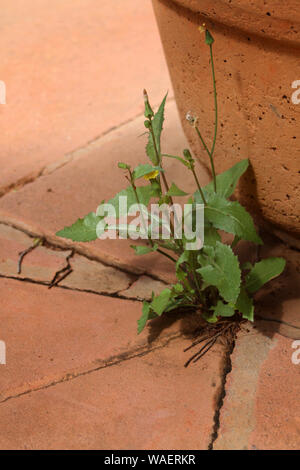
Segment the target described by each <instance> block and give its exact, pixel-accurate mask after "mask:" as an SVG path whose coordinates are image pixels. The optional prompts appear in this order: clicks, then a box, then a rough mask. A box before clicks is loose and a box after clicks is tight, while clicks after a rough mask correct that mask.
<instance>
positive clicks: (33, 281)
mask: <svg viewBox="0 0 300 470" xmlns="http://www.w3.org/2000/svg"><path fill="white" fill-rule="evenodd" d="M0 279H13V280H14V281H19V282H28V283H30V284H37V285H40V286H45V287H48V288H50V287H52V286H51V284H50V282H49V281H38V280H36V279H31V278H27V277H22V278H20V277H15V276H5V275H4V274H0ZM60 280H62V279H60ZM53 287H56V288H59V289H65V290H70V291H75V292H84V293H86V294H94V295H100V296H102V297H110V298H113V299H120V300H134V301H136V302H143V300H140V299H138V298H137V297H126V296H124V295H120V294H119V292H120V291H118V292H114V293H109V292H95V291H93V290H89V289H77V288H76V287H68V286H61V285H60V284H55V285H53Z"/></svg>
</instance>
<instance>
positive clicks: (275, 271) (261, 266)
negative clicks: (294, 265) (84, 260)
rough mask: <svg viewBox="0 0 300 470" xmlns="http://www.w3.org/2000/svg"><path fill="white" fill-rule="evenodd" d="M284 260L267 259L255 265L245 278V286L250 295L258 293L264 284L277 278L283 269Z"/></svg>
mask: <svg viewBox="0 0 300 470" xmlns="http://www.w3.org/2000/svg"><path fill="white" fill-rule="evenodd" d="M285 264H286V262H285V259H283V258H267V259H263V260H262V261H259V262H258V263H256V264H255V265H254V266H253V268H252V269H251V271H250V272H249V274H248V275H247V276H246V279H245V285H246V289H247V291H248V292H250V294H253V293H254V292H256V291H258V289H260V288H261V287H262V286H263V285H264V284H266V282H269V281H270V280H271V279H274V277H277V276H279V275H280V274H281V273H282V271H283V270H284V268H285Z"/></svg>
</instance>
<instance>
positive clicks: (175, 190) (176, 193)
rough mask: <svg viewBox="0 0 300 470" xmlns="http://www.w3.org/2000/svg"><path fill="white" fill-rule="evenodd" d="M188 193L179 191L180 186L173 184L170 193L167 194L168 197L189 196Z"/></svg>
mask: <svg viewBox="0 0 300 470" xmlns="http://www.w3.org/2000/svg"><path fill="white" fill-rule="evenodd" d="M187 194H188V193H186V192H184V191H182V189H179V188H178V186H176V184H175V183H172V184H171V187H170V189H169V191H168V192H167V195H168V196H187Z"/></svg>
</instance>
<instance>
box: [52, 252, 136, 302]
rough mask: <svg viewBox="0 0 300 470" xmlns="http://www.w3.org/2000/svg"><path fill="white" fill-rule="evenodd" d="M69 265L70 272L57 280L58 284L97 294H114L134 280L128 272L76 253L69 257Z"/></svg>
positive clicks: (127, 286)
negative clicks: (60, 279) (59, 280)
mask: <svg viewBox="0 0 300 470" xmlns="http://www.w3.org/2000/svg"><path fill="white" fill-rule="evenodd" d="M70 266H71V268H72V272H71V273H70V274H69V275H68V276H67V277H66V278H65V279H63V280H62V281H61V282H59V285H60V286H66V287H69V288H71V289H78V290H85V291H91V292H97V293H98V294H103V293H105V294H116V293H117V292H119V291H122V290H124V289H126V290H127V289H128V288H129V286H130V285H131V284H132V282H134V280H135V277H133V276H131V275H130V274H127V273H124V272H122V271H120V270H118V269H116V268H112V267H111V266H105V265H104V264H102V263H100V262H99V261H93V260H90V259H88V258H85V257H84V256H80V255H76V254H75V256H73V257H72V258H71V259H70Z"/></svg>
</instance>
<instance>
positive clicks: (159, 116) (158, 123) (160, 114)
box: [146, 94, 168, 165]
mask: <svg viewBox="0 0 300 470" xmlns="http://www.w3.org/2000/svg"><path fill="white" fill-rule="evenodd" d="M167 95H168V94H166V95H165V97H164V99H163V100H162V102H161V105H160V107H159V108H158V111H157V113H156V114H155V115H154V118H153V119H152V128H153V134H154V138H155V143H156V149H157V151H158V155H159V156H160V136H161V132H162V127H163V122H164V111H165V104H166V99H167ZM146 153H147V155H148V157H149V158H150V160H151V161H152V163H153V164H154V165H158V164H159V161H157V157H156V152H155V148H154V142H153V138H152V135H151V133H150V132H149V138H148V143H147V146H146Z"/></svg>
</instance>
